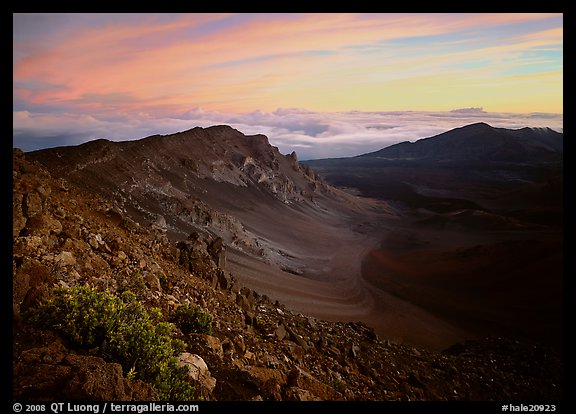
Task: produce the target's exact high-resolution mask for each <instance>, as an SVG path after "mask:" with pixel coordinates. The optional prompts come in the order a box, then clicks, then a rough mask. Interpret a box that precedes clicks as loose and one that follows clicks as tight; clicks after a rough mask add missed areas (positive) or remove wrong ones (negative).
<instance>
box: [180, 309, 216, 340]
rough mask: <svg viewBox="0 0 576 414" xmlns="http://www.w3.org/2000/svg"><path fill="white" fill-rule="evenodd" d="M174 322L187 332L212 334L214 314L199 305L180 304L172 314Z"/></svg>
mask: <svg viewBox="0 0 576 414" xmlns="http://www.w3.org/2000/svg"><path fill="white" fill-rule="evenodd" d="M172 322H174V323H175V324H176V326H178V327H179V328H180V329H181V330H182V332H184V333H185V334H190V333H204V334H208V335H211V334H212V315H210V313H208V312H206V311H205V310H204V309H202V308H201V307H200V306H197V305H194V306H193V305H191V304H189V303H183V304H180V306H178V309H176V311H175V312H174V314H173V315H172Z"/></svg>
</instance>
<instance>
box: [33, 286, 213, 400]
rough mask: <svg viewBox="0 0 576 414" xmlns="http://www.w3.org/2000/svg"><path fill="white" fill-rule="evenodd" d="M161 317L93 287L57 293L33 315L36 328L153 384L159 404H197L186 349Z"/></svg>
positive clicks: (130, 297)
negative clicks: (181, 359)
mask: <svg viewBox="0 0 576 414" xmlns="http://www.w3.org/2000/svg"><path fill="white" fill-rule="evenodd" d="M161 318H162V314H161V312H160V310H158V309H151V310H150V311H149V312H148V311H146V309H145V308H144V306H143V305H142V303H140V302H139V301H137V300H136V296H135V295H134V294H133V293H132V292H129V291H126V292H124V293H122V295H121V297H117V296H115V295H113V294H112V293H110V292H109V291H106V292H100V291H97V290H96V289H95V288H92V287H88V286H84V287H74V288H71V289H56V290H55V295H54V297H53V298H52V299H51V300H48V301H46V302H44V303H43V304H41V305H39V306H38V307H37V308H35V309H34V310H32V311H31V313H30V315H29V321H30V322H31V323H33V324H34V325H36V326H40V327H43V328H48V329H54V330H56V331H58V332H60V333H62V334H63V335H64V336H65V337H66V338H68V340H69V341H70V342H71V343H72V344H73V345H75V346H78V347H81V348H85V349H89V350H90V351H91V352H92V353H93V354H95V355H99V356H102V357H103V358H106V359H109V360H112V361H115V362H118V363H120V364H121V365H122V367H123V369H124V372H126V373H127V377H128V378H130V379H140V380H143V381H145V382H148V383H150V384H152V385H154V387H155V388H156V390H157V392H158V397H159V398H160V400H180V401H189V400H192V399H194V388H193V387H192V385H191V384H190V383H189V382H188V381H187V373H188V368H187V367H185V366H184V367H181V366H179V364H178V359H177V357H176V356H177V355H178V354H179V353H181V352H182V351H183V350H184V349H185V344H184V343H183V342H182V341H179V340H176V339H173V338H172V337H171V334H172V330H173V328H174V326H173V325H172V324H171V323H168V322H162V321H161ZM205 318H206V317H205ZM210 319H211V316H210Z"/></svg>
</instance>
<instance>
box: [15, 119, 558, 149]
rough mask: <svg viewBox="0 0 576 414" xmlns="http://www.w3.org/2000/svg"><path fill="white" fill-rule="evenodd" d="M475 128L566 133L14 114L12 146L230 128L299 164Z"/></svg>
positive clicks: (535, 123)
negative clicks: (290, 156) (265, 140)
mask: <svg viewBox="0 0 576 414" xmlns="http://www.w3.org/2000/svg"><path fill="white" fill-rule="evenodd" d="M475 122H486V123H488V124H490V125H492V126H493V127H502V128H512V129H516V128H523V127H549V128H552V129H555V130H557V131H562V129H563V115H562V114H547V113H530V114H512V113H492V112H486V111H484V110H483V109H482V108H461V109H455V110H453V111H449V112H417V111H397V112H392V111H387V112H362V111H349V112H312V111H308V110H305V109H299V108H281V109H278V110H276V111H274V112H262V111H254V112H250V113H244V114H229V113H222V112H210V111H203V110H202V109H200V108H196V109H192V110H190V111H188V112H187V113H184V114H181V115H180V116H178V117H170V118H152V117H149V116H147V115H146V114H138V115H136V116H133V115H130V116H122V115H118V116H115V117H95V116H86V115H79V114H75V113H68V114H65V115H62V114H51V113H32V112H28V111H16V112H14V113H13V147H18V148H21V149H23V150H24V151H32V150H36V149H42V148H47V147H54V146H61V145H77V144H81V143H83V142H86V141H89V140H92V139H96V138H107V139H110V140H112V141H125V140H134V139H139V138H144V137H146V136H150V135H154V134H171V133H175V132H179V131H184V130H187V129H191V128H194V127H196V126H201V127H208V126H211V125H221V124H226V125H230V126H232V127H234V128H236V129H238V130H239V131H241V132H243V133H244V134H246V135H252V134H264V135H266V136H268V139H269V141H270V143H271V144H272V145H275V146H277V147H278V148H279V149H280V152H282V153H283V154H287V153H290V152H292V151H296V153H297V154H298V157H299V159H300V160H306V159H316V158H331V157H349V156H354V155H359V154H364V153H367V152H371V151H376V150H379V149H381V148H384V147H387V146H389V145H392V144H395V143H398V142H402V141H415V140H418V139H421V138H427V137H431V136H434V135H437V134H439V133H442V132H445V131H448V130H450V129H453V128H458V127H461V126H464V125H468V124H472V123H475Z"/></svg>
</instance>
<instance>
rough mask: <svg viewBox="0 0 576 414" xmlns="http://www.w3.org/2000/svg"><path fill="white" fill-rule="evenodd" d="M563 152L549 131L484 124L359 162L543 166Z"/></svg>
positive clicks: (559, 141) (558, 139)
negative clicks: (397, 161) (476, 163)
mask: <svg viewBox="0 0 576 414" xmlns="http://www.w3.org/2000/svg"><path fill="white" fill-rule="evenodd" d="M562 152H563V145H562V134H560V133H558V132H556V131H553V130H551V129H546V130H542V129H532V128H522V129H517V130H511V129H505V128H493V127H491V126H490V125H488V124H486V123H483V122H481V123H477V124H471V125H467V126H464V127H461V128H455V129H453V130H450V131H447V132H444V133H442V134H439V135H436V136H434V137H430V138H423V139H420V140H417V141H416V142H414V143H411V142H402V143H399V144H395V145H391V146H389V147H387V148H384V149H381V150H379V151H376V152H372V153H369V154H364V155H361V156H360V157H359V158H382V159H387V160H414V161H431V162H432V161H434V162H453V163H457V162H467V161H489V162H502V163H515V162H523V163H544V162H547V161H557V160H558V159H559V156H561V154H562Z"/></svg>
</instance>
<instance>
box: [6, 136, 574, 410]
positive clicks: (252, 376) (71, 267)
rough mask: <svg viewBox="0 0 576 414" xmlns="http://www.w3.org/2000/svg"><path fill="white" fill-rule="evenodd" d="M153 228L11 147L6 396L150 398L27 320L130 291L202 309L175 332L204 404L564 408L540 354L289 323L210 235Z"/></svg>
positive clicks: (150, 392)
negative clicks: (420, 344)
mask: <svg viewBox="0 0 576 414" xmlns="http://www.w3.org/2000/svg"><path fill="white" fill-rule="evenodd" d="M103 144H104V145H103V149H102V151H103V152H104V155H103V156H104V158H105V157H106V155H105V153H106V143H103ZM287 161H289V160H287ZM244 163H246V160H244V161H243V164H244ZM251 165H252V164H250V162H248V163H247V164H246V167H248V169H250V168H253V167H250V166H251ZM200 170H201V168H200V167H199V171H200ZM254 171H255V170H254ZM238 177H240V176H238ZM236 184H237V185H242V181H241V180H240V181H237V182H236ZM287 201H288V199H287ZM163 227H164V226H162V220H161V219H158V220H157V222H155V223H150V226H145V225H140V224H138V223H137V222H136V221H135V220H134V219H133V218H132V217H131V216H130V214H128V212H126V211H123V210H122V209H119V208H118V206H115V205H114V204H113V203H112V202H111V201H108V200H105V199H103V198H101V197H99V196H98V195H97V194H94V193H90V192H87V191H84V190H81V189H79V188H77V187H76V185H74V184H73V183H72V182H70V181H68V180H66V179H63V178H54V176H52V175H51V174H50V173H48V172H47V171H46V170H45V169H44V167H42V166H41V165H40V164H38V163H37V162H33V161H30V160H29V159H28V156H27V155H26V156H25V155H24V154H23V153H22V152H21V151H19V150H17V149H16V150H14V152H13V235H12V236H13V246H14V247H13V336H14V341H13V349H14V352H13V376H14V381H13V398H15V399H26V400H46V399H50V400H53V399H55V398H56V399H58V398H61V399H72V400H75V399H87V400H154V399H156V398H157V395H156V393H155V390H154V389H153V387H151V386H150V385H149V384H146V383H143V382H142V381H138V380H133V379H129V375H128V373H127V372H123V370H122V368H121V366H120V365H119V364H118V363H116V362H115V361H108V360H105V359H103V358H101V357H97V356H93V355H90V353H89V352H88V351H86V350H82V349H76V348H74V347H72V346H71V345H70V344H69V343H67V342H66V340H65V339H63V338H61V337H60V336H58V335H57V334H56V333H54V332H51V331H43V330H38V329H37V328H34V327H32V326H30V325H29V324H28V323H27V321H26V318H25V317H24V315H25V312H26V310H28V309H31V308H33V307H35V306H37V305H38V304H39V303H41V302H42V301H43V300H45V299H46V298H49V297H50V296H51V295H52V292H53V290H54V289H55V288H56V287H62V288H69V287H73V286H82V285H91V286H95V287H96V288H98V289H101V290H108V291H109V292H112V293H115V292H120V291H122V290H131V291H133V292H134V293H135V294H136V295H137V298H138V300H140V301H141V302H142V303H143V304H144V305H145V306H146V307H156V308H159V309H160V310H161V311H162V313H163V314H164V315H169V314H170V312H171V311H173V310H174V309H175V308H176V307H177V306H178V305H179V304H181V303H194V304H198V305H200V306H201V307H202V308H204V309H206V310H207V311H208V312H210V314H211V315H212V316H213V332H212V334H211V335H208V334H184V333H183V332H181V331H178V330H177V331H176V336H177V337H178V338H180V339H182V340H183V341H184V342H185V343H186V348H187V349H186V351H185V352H184V353H182V354H181V355H180V357H179V359H180V361H181V363H182V364H185V365H187V366H188V367H189V380H190V382H191V383H193V384H194V385H195V386H196V390H197V395H198V397H199V398H203V399H205V400H405V401H406V400H506V401H513V400H527V399H530V400H545V401H551V400H559V399H561V398H562V394H563V391H562V390H563V382H562V381H563V379H562V374H561V373H562V360H561V357H560V356H558V355H556V354H555V353H554V352H552V351H550V350H547V349H544V348H542V347H540V346H538V345H535V344H527V343H520V342H518V341H514V340H508V339H505V338H486V339H483V340H479V341H470V342H466V343H463V344H457V345H455V346H453V347H451V348H449V349H447V350H446V351H444V352H439V353H433V352H429V351H426V350H424V349H418V348H415V347H410V346H406V345H400V344H395V343H392V342H389V341H385V340H381V339H379V338H378V336H377V335H376V334H375V333H374V331H373V330H372V329H371V328H369V327H367V326H365V325H364V324H362V323H334V322H327V321H322V320H318V319H315V318H311V317H307V316H306V315H302V314H296V313H293V312H291V311H289V310H288V309H286V307H284V306H283V305H282V304H281V303H278V302H273V301H271V300H270V299H269V298H267V297H266V296H263V295H260V294H258V293H257V292H255V291H253V290H250V289H248V288H246V287H244V286H240V284H239V283H238V282H237V280H236V278H235V277H234V275H233V274H230V273H229V272H226V271H225V270H223V269H222V262H223V261H224V260H225V256H223V253H222V249H221V247H222V243H223V241H224V240H223V239H222V240H219V239H218V238H217V235H214V234H211V233H203V232H196V233H193V234H191V237H189V238H188V239H187V240H186V241H184V242H180V243H178V244H177V243H175V242H173V241H170V240H169V239H168V237H167V236H166V232H165V231H164V228H163ZM219 266H220V267H219Z"/></svg>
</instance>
